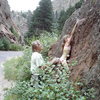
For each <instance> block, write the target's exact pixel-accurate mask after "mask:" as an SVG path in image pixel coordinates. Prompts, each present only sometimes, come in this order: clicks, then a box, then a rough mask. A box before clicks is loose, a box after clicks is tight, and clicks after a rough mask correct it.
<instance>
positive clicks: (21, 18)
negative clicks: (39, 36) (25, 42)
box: [11, 11, 32, 34]
mask: <svg viewBox="0 0 100 100" xmlns="http://www.w3.org/2000/svg"><path fill="white" fill-rule="evenodd" d="M11 15H12V20H13V21H14V23H16V25H17V27H18V28H19V30H20V31H21V34H24V33H26V32H28V21H29V19H31V17H32V12H31V11H28V12H14V11H12V14H11Z"/></svg>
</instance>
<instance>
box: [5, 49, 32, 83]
mask: <svg viewBox="0 0 100 100" xmlns="http://www.w3.org/2000/svg"><path fill="white" fill-rule="evenodd" d="M30 59H31V51H30V50H27V49H26V50H25V52H24V55H23V56H22V57H18V58H13V59H11V60H9V61H6V62H5V63H4V66H5V67H4V74H5V78H6V79H8V80H20V81H23V80H29V79H30V75H31V73H30Z"/></svg>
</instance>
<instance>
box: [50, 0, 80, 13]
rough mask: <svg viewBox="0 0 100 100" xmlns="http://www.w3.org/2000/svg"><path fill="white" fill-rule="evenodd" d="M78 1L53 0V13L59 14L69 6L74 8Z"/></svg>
mask: <svg viewBox="0 0 100 100" xmlns="http://www.w3.org/2000/svg"><path fill="white" fill-rule="evenodd" d="M78 1H80V0H53V2H52V4H53V10H54V12H56V11H57V12H58V13H59V12H60V11H61V10H67V9H68V8H69V7H70V6H74V5H75V4H76V3H77V2H78Z"/></svg>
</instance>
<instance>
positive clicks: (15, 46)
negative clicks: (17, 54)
mask: <svg viewBox="0 0 100 100" xmlns="http://www.w3.org/2000/svg"><path fill="white" fill-rule="evenodd" d="M9 50H13V51H20V50H23V47H22V46H21V45H19V44H10V46H9Z"/></svg>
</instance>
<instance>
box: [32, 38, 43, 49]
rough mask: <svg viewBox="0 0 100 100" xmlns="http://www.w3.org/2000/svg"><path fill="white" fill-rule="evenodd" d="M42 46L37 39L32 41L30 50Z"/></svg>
mask: <svg viewBox="0 0 100 100" xmlns="http://www.w3.org/2000/svg"><path fill="white" fill-rule="evenodd" d="M40 46H42V44H41V43H40V41H39V40H36V41H34V42H32V51H34V50H38V47H40Z"/></svg>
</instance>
